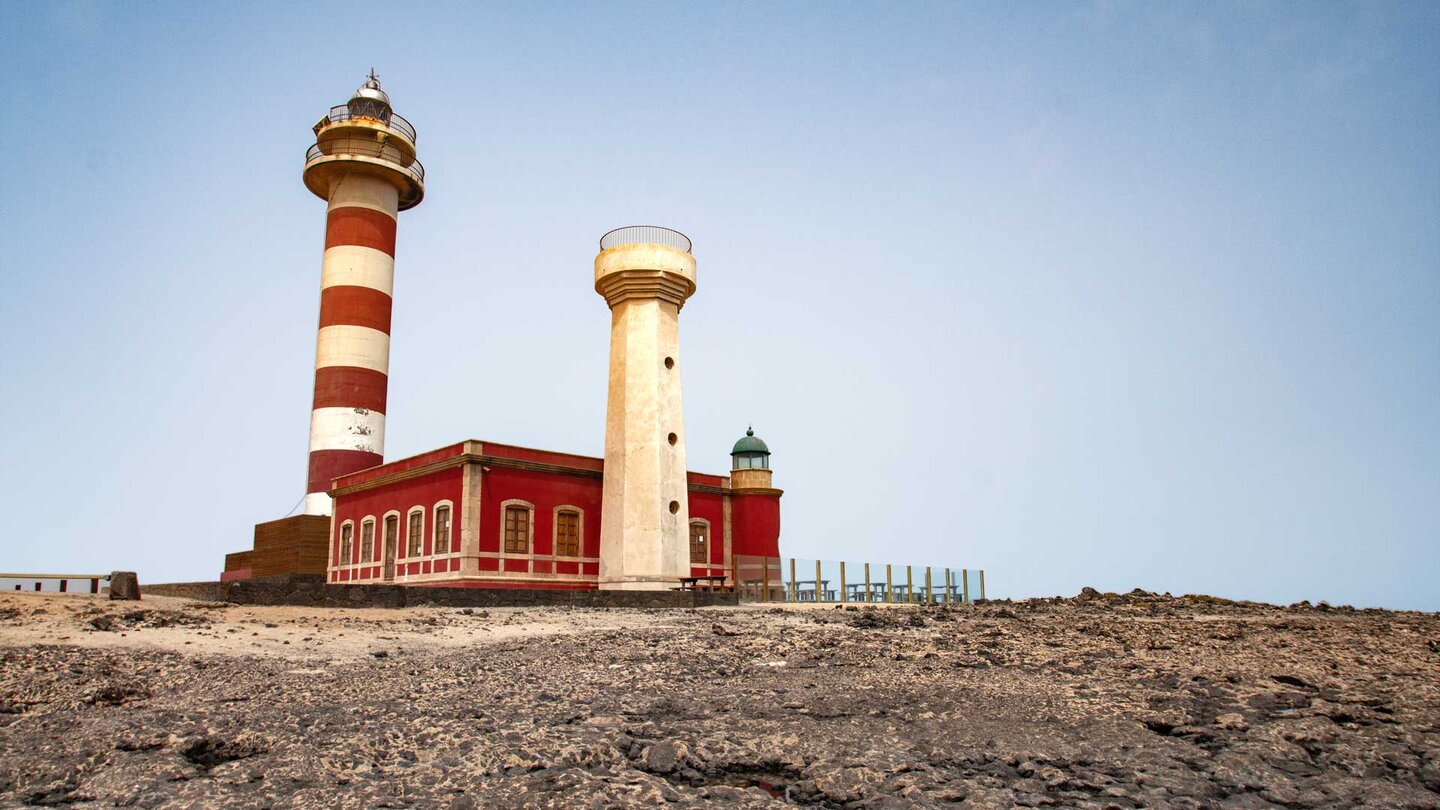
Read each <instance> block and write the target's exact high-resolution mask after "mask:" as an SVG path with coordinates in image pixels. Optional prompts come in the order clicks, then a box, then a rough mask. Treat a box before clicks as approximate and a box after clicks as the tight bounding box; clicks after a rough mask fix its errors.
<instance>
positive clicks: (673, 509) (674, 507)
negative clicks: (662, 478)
mask: <svg viewBox="0 0 1440 810" xmlns="http://www.w3.org/2000/svg"><path fill="white" fill-rule="evenodd" d="M679 511H680V502H679V501H671V502H670V514H672V515H673V514H675V513H677V512H679Z"/></svg>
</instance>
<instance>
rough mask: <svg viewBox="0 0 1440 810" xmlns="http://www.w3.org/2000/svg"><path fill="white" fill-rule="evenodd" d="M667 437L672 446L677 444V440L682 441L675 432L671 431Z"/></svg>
mask: <svg viewBox="0 0 1440 810" xmlns="http://www.w3.org/2000/svg"><path fill="white" fill-rule="evenodd" d="M665 439H666V441H668V442H670V445H671V446H672V447H673V446H674V445H675V442H678V441H680V437H679V436H676V435H675V434H674V433H671V434H670V435H669V436H667V437H665Z"/></svg>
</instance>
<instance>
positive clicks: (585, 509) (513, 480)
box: [480, 444, 604, 576]
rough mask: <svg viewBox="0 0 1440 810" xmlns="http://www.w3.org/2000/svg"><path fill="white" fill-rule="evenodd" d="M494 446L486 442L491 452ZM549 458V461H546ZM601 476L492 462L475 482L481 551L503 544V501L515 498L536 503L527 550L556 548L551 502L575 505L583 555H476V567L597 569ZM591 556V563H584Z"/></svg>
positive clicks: (549, 551) (563, 570) (545, 571)
mask: <svg viewBox="0 0 1440 810" xmlns="http://www.w3.org/2000/svg"><path fill="white" fill-rule="evenodd" d="M493 448H494V445H490V444H487V445H485V449H486V453H487V455H489V454H494V455H499V454H498V453H493V452H492V449H493ZM549 463H553V462H549ZM603 483H604V482H603V481H602V480H601V479H600V478H588V477H581V476H576V475H565V474H561V473H550V472H536V471H532V470H516V469H511V468H508V467H500V466H494V467H491V468H490V472H487V473H485V474H484V476H483V478H482V483H481V485H480V553H481V554H482V555H483V554H485V553H487V552H489V553H500V552H501V550H502V549H503V547H504V543H503V540H504V529H505V514H504V510H503V508H502V506H503V504H504V503H505V501H507V500H511V499H517V500H522V501H528V502H530V503H532V504H534V505H535V514H534V521H535V526H534V538H535V545H534V548H533V549H531V552H532V553H533V554H535V555H540V556H549V555H553V554H554V553H555V507H557V506H574V507H577V508H578V509H579V510H580V514H581V519H580V557H581V558H582V559H563V558H562V559H558V560H533V561H532V560H528V559H515V558H505V559H501V560H496V559H487V558H485V557H483V556H482V557H481V559H480V570H482V571H487V570H488V571H494V570H500V569H501V567H502V565H503V570H505V571H512V572H530V573H537V574H563V575H568V576H575V575H588V576H598V575H599V574H600V563H599V562H598V560H599V557H600V503H601V495H602V490H603ZM584 558H594V559H595V561H594V562H584V561H583V560H584Z"/></svg>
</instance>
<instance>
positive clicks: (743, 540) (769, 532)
mask: <svg viewBox="0 0 1440 810" xmlns="http://www.w3.org/2000/svg"><path fill="white" fill-rule="evenodd" d="M730 521H731V531H732V532H733V533H734V534H733V545H734V551H735V553H736V554H746V555H754V556H757V557H778V556H780V498H779V496H777V495H731V496H730Z"/></svg>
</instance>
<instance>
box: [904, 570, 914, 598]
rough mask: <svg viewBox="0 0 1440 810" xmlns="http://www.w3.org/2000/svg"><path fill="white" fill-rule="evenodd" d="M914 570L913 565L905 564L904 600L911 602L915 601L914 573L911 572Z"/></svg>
mask: <svg viewBox="0 0 1440 810" xmlns="http://www.w3.org/2000/svg"><path fill="white" fill-rule="evenodd" d="M914 570H915V567H914V566H913V565H907V566H905V601H906V602H911V603H913V602H914V601H915V575H914V574H913V573H912V572H913V571H914Z"/></svg>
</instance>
